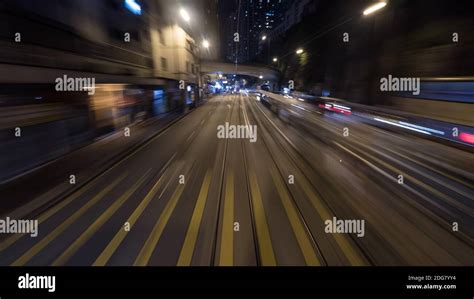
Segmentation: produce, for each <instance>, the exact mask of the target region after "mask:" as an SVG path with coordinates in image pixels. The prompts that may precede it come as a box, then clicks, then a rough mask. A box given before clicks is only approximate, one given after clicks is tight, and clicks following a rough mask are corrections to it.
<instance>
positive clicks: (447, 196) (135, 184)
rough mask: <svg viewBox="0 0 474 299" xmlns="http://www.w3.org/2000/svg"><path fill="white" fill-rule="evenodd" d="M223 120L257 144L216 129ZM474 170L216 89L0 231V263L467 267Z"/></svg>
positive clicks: (342, 119) (417, 142)
mask: <svg viewBox="0 0 474 299" xmlns="http://www.w3.org/2000/svg"><path fill="white" fill-rule="evenodd" d="M285 101H286V102H285ZM226 123H229V125H247V126H248V125H252V126H253V125H256V126H257V139H256V142H251V140H249V139H248V138H240V139H237V138H235V139H231V138H218V137H217V136H218V135H217V133H218V126H221V125H225V124H226ZM344 128H348V129H349V134H344V132H346V133H347V130H344ZM473 170H474V159H473V155H472V153H468V152H465V151H462V150H460V149H456V148H453V147H449V146H447V145H444V144H439V143H436V142H434V141H430V140H425V139H423V138H421V137H419V136H415V135H408V134H404V133H403V132H396V131H388V130H384V129H382V128H376V127H374V126H370V125H369V124H364V123H362V122H360V121H359V120H358V119H357V116H356V115H354V116H345V115H339V114H335V113H329V112H323V111H322V110H321V109H319V108H317V107H316V106H314V105H312V104H308V103H304V102H301V101H297V100H294V99H293V100H291V99H287V100H282V103H281V105H279V106H278V107H277V108H276V107H270V106H269V105H267V104H265V103H263V102H261V101H258V100H257V99H256V97H255V95H246V94H235V95H225V96H217V97H214V98H213V99H211V100H210V101H209V102H207V103H206V104H205V105H203V106H201V107H199V108H197V109H196V110H195V111H194V112H192V113H190V114H188V115H187V116H186V117H184V118H182V119H181V120H179V121H178V122H177V123H175V124H174V125H172V126H171V127H169V128H168V129H166V130H165V131H163V132H162V133H160V134H158V135H157V136H156V137H155V138H153V139H152V140H151V141H149V142H148V143H146V144H144V145H143V146H142V147H141V148H139V149H138V150H136V151H135V152H133V153H132V154H130V155H129V156H127V157H126V158H125V159H123V160H122V161H120V162H119V163H117V164H115V165H114V166H113V167H111V168H110V169H109V170H108V171H106V172H105V173H103V174H101V175H100V176H98V177H97V178H96V179H94V180H92V181H91V182H90V183H88V184H87V185H85V186H83V187H82V188H80V189H79V190H78V191H76V192H74V193H72V194H71V195H70V196H68V197H67V198H64V199H63V200H62V201H60V202H58V203H57V204H55V205H53V206H51V207H50V208H48V209H47V210H45V211H44V212H43V213H41V214H40V215H38V218H37V219H38V221H39V234H38V236H37V237H31V236H30V235H28V234H25V235H21V234H18V235H12V236H11V237H9V238H7V239H5V240H3V241H2V243H0V264H1V265H16V266H20V265H35V266H37V265H55V266H60V265H73V266H79V265H81V266H82V265H95V266H103V265H137V266H143V265H153V266H173V265H179V266H188V265H199V266H201V265H202V266H206V265H219V266H232V265H236V266H253V265H262V266H274V265H278V266H298V265H311V266H313V265H314V266H320V265H321V266H325V265H330V266H337V265H474V242H473V235H474V220H473V219H474V218H473V215H474V211H473V208H474V201H473V200H474V192H473V189H474V177H473V173H474V171H473ZM400 175H402V177H400ZM400 178H402V180H400ZM334 217H335V218H336V220H348V221H353V222H351V223H356V222H357V221H358V222H357V223H359V224H360V223H361V221H363V223H364V227H363V228H364V230H363V232H362V233H360V234H357V233H356V232H352V233H348V232H347V231H344V232H340V233H336V232H332V233H331V232H328V225H327V221H328V220H331V221H333V220H334Z"/></svg>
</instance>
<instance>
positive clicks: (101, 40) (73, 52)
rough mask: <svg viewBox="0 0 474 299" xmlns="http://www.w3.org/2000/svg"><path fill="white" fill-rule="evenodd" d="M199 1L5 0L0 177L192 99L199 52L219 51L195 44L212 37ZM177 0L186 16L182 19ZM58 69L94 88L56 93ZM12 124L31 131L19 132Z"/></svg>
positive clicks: (0, 31)
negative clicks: (89, 81) (88, 81)
mask: <svg viewBox="0 0 474 299" xmlns="http://www.w3.org/2000/svg"><path fill="white" fill-rule="evenodd" d="M197 2H201V1H188V2H186V1H183V2H180V3H178V2H177V1H173V2H171V1H167V0H141V1H140V0H87V1H77V0H48V1H35V0H4V1H1V2H0V116H1V118H2V121H0V142H1V143H2V148H1V150H0V154H5V156H6V155H7V153H13V152H14V153H15V155H13V156H12V155H9V156H11V157H12V158H11V159H9V160H8V161H3V160H2V161H1V163H0V168H1V169H2V172H1V173H0V182H1V181H3V180H5V179H8V178H9V177H12V176H15V175H18V174H21V173H22V172H24V171H27V170H28V169H31V168H32V167H35V166H37V165H39V164H41V163H44V162H45V161H48V160H51V159H54V158H56V157H58V156H60V155H63V154H66V153H68V152H70V151H72V150H74V149H76V148H78V147H81V146H84V145H85V144H88V143H90V142H92V141H93V140H95V139H96V138H100V137H101V136H105V135H107V134H109V133H111V132H114V131H117V130H121V129H122V128H124V127H129V126H133V125H135V124H137V123H140V122H142V121H143V120H146V119H148V118H150V117H153V116H159V115H162V114H173V115H174V114H180V113H182V112H183V111H185V110H187V109H189V108H192V107H193V106H195V104H196V101H197V100H198V99H199V94H200V89H199V83H200V82H201V80H200V74H199V73H200V63H201V59H202V58H203V57H207V58H210V59H212V57H214V56H212V55H218V51H217V50H216V51H214V52H212V51H211V49H209V50H208V51H201V50H202V49H200V45H201V42H202V40H203V39H204V38H206V39H208V40H209V41H210V43H211V47H212V46H213V45H214V48H216V47H215V45H217V43H218V38H217V34H215V33H212V32H213V31H212V30H214V32H216V31H217V30H218V26H217V25H216V23H215V22H214V21H213V19H214V20H217V15H214V18H213V17H211V16H212V15H213V14H216V11H217V6H216V1H215V0H213V1H210V0H209V1H208V0H203V1H202V3H205V4H206V5H203V6H202V7H201V9H200V10H198V9H195V10H193V9H194V8H193V7H198V8H200V4H199V3H197ZM180 4H181V5H183V7H186V8H187V9H189V12H190V14H191V16H192V21H191V22H190V23H186V22H183V20H182V19H181V18H180V15H179V8H180V7H181V6H180ZM204 14H205V15H207V17H202V18H201V17H199V16H198V15H204ZM204 18H206V20H207V22H202V23H204V25H203V26H198V24H199V23H201V20H203V19H204ZM208 30H209V31H208ZM214 34H215V36H213V35H214ZM205 55H208V56H205ZM64 75H67V76H68V77H73V78H74V77H75V78H78V77H89V78H94V79H95V83H96V88H95V93H94V94H93V95H89V94H88V93H87V92H79V91H75V92H57V91H56V90H55V79H57V78H60V77H63V76H64ZM181 80H183V81H184V83H185V84H184V86H183V87H184V88H180V87H181V86H180V85H181V84H180V81H181ZM17 128H19V129H20V130H21V131H23V132H25V131H26V132H29V134H23V135H22V136H21V138H17V137H16V136H15V135H14V134H12V132H16V131H15V130H16V129H17ZM31 145H34V146H31Z"/></svg>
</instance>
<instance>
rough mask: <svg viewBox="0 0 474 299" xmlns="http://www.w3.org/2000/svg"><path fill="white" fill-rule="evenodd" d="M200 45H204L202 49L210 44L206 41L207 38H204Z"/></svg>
mask: <svg viewBox="0 0 474 299" xmlns="http://www.w3.org/2000/svg"><path fill="white" fill-rule="evenodd" d="M202 46H203V47H204V49H208V48H209V46H210V44H209V41H208V40H206V39H205V40H203V41H202Z"/></svg>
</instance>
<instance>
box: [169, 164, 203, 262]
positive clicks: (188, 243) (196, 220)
mask: <svg viewBox="0 0 474 299" xmlns="http://www.w3.org/2000/svg"><path fill="white" fill-rule="evenodd" d="M210 185H211V171H209V170H208V171H207V173H206V176H205V177H204V181H203V183H202V186H201V191H199V196H198V200H197V202H196V206H195V207H194V212H193V216H192V217H191V222H190V223H189V227H188V231H187V233H186V238H185V239H184V243H183V247H182V248H181V253H180V255H179V259H178V263H177V265H178V266H189V265H191V261H192V258H193V253H194V248H195V246H196V240H197V237H198V234H199V228H200V226H201V220H202V216H203V214H204V208H205V206H206V201H207V195H208V193H209V186H210Z"/></svg>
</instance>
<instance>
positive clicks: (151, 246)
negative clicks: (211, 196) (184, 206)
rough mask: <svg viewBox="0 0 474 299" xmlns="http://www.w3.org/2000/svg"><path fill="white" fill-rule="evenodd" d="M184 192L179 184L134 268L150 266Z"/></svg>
mask: <svg viewBox="0 0 474 299" xmlns="http://www.w3.org/2000/svg"><path fill="white" fill-rule="evenodd" d="M183 191H184V185H181V184H179V185H178V188H176V191H175V192H174V193H173V195H172V196H171V199H170V200H169V201H168V203H167V204H166V206H165V208H164V210H163V213H162V214H161V216H160V218H159V219H158V221H157V222H156V224H155V226H154V227H153V230H152V232H151V234H150V236H149V237H148V239H147V240H146V242H145V245H144V246H143V248H142V249H141V250H140V253H139V254H138V256H137V258H136V260H135V263H134V264H133V265H134V266H146V265H147V264H148V261H149V260H150V258H151V255H152V254H153V251H154V250H155V247H156V244H158V241H159V240H160V238H161V235H162V234H163V231H164V229H165V226H166V224H167V223H168V220H169V219H170V217H171V214H172V213H173V211H174V208H175V207H176V204H177V203H178V200H179V198H180V197H181V194H182V193H183Z"/></svg>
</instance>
